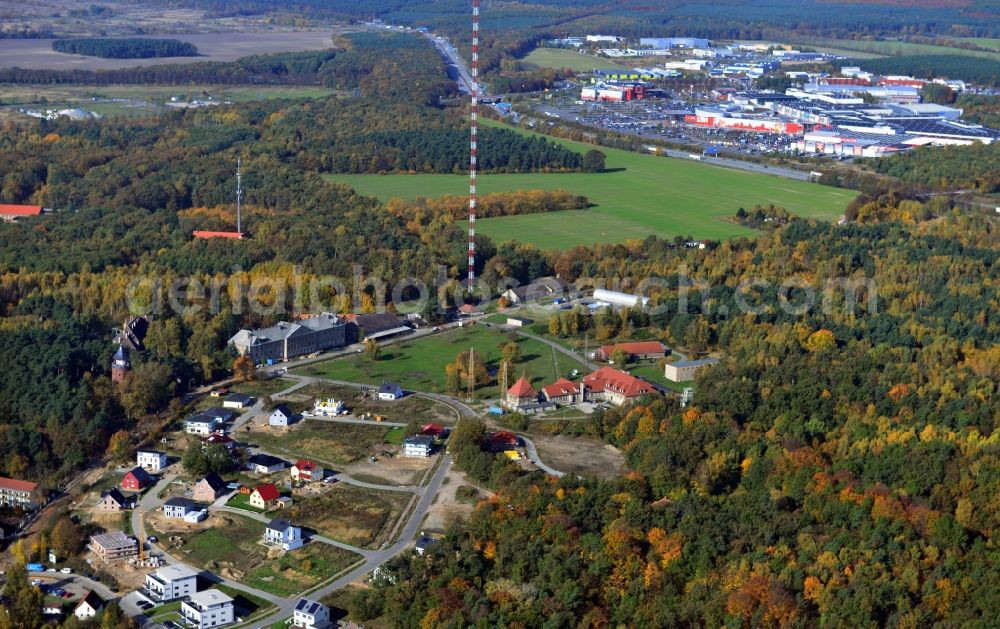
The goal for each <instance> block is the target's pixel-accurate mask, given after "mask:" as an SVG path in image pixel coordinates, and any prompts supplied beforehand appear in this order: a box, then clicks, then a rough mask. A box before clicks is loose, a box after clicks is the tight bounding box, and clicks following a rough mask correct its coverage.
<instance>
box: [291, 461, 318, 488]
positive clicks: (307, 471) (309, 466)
mask: <svg viewBox="0 0 1000 629" xmlns="http://www.w3.org/2000/svg"><path fill="white" fill-rule="evenodd" d="M323 474H324V472H323V468H322V467H320V466H319V465H317V464H316V463H315V462H314V461H307V460H306V459H301V460H299V461H296V462H295V465H293V466H292V480H301V481H306V482H309V481H313V480H323Z"/></svg>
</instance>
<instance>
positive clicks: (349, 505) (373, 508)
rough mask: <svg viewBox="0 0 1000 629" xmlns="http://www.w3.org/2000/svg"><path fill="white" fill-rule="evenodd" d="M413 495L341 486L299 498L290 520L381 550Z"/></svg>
mask: <svg viewBox="0 0 1000 629" xmlns="http://www.w3.org/2000/svg"><path fill="white" fill-rule="evenodd" d="M411 497H412V494H409V493H403V492H394V491H372V490H370V489H359V488H357V487H351V486H350V485H346V484H344V483H338V484H337V485H335V486H334V487H333V488H332V489H331V490H330V491H327V492H326V493H324V494H322V495H321V496H316V497H310V498H299V499H296V501H295V504H294V505H292V506H291V507H289V508H288V509H287V511H288V514H287V516H286V517H288V519H290V520H291V521H293V522H295V523H296V524H301V525H302V526H307V527H309V528H312V529H315V530H316V531H317V532H318V533H319V534H320V535H325V536H326V537H330V538H333V539H336V540H339V541H342V542H346V543H348V544H352V545H354V546H360V547H366V548H377V547H378V546H380V545H381V544H382V542H384V541H386V540H387V538H388V536H389V532H390V531H391V530H392V527H393V525H394V524H395V523H396V520H397V519H398V518H399V515H400V514H401V513H402V512H403V509H404V508H406V505H407V503H408V502H409V501H410V498H411Z"/></svg>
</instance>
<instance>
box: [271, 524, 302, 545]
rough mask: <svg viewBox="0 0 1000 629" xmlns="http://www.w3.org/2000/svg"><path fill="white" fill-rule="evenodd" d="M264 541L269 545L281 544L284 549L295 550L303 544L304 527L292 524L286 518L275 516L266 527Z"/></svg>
mask: <svg viewBox="0 0 1000 629" xmlns="http://www.w3.org/2000/svg"><path fill="white" fill-rule="evenodd" d="M264 543H265V544H267V545H268V546H280V547H281V548H282V549H284V550H295V549H296V548H299V547H300V546H302V543H303V542H302V529H301V528H299V527H297V526H292V523H291V522H289V521H288V520H286V519H284V518H275V519H273V520H271V521H270V522H268V523H267V527H266V528H265V529H264Z"/></svg>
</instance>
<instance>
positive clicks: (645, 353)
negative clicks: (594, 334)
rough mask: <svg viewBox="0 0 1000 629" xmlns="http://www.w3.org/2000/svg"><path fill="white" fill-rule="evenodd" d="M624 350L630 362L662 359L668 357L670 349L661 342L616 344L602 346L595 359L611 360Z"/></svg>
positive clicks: (595, 354) (595, 353)
mask: <svg viewBox="0 0 1000 629" xmlns="http://www.w3.org/2000/svg"><path fill="white" fill-rule="evenodd" d="M619 349H620V350H623V351H624V352H625V353H626V354H627V355H628V359H629V360H647V359H660V358H663V357H664V356H666V355H667V353H668V352H669V351H670V348H669V347H667V346H665V345H664V344H663V343H661V342H659V341H636V342H634V343H616V344H614V345H602V346H601V347H600V349H598V350H597V351H596V352H594V357H595V358H597V359H598V360H608V361H610V360H611V357H612V356H613V355H614V353H615V352H616V351H618V350H619Z"/></svg>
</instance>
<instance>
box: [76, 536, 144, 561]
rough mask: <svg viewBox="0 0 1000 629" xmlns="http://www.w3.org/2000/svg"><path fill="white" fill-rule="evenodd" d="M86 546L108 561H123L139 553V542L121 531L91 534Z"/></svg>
mask: <svg viewBox="0 0 1000 629" xmlns="http://www.w3.org/2000/svg"><path fill="white" fill-rule="evenodd" d="M88 547H89V548H90V550H91V551H92V552H93V553H94V554H95V555H96V556H97V557H98V558H99V559H102V560H104V561H106V562H108V563H115V562H118V561H124V560H126V559H130V558H132V557H135V556H136V555H138V554H139V543H138V542H136V541H135V538H134V537H132V536H131V535H126V534H125V533H122V532H121V531H113V532H111V533H100V534H98V535H91V536H90V544H88Z"/></svg>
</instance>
